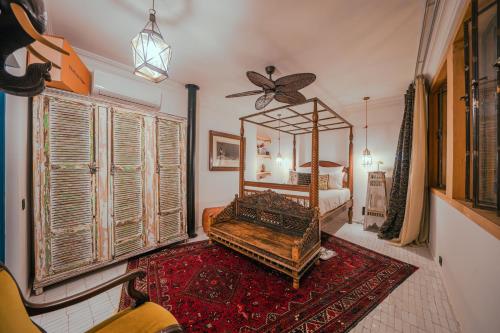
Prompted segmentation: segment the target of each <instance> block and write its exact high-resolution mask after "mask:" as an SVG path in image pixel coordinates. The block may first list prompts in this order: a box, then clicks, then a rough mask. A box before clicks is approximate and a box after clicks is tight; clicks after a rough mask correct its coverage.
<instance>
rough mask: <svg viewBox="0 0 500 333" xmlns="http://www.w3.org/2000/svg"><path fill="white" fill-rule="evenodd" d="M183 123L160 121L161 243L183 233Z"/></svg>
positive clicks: (159, 236)
mask: <svg viewBox="0 0 500 333" xmlns="http://www.w3.org/2000/svg"><path fill="white" fill-rule="evenodd" d="M181 131H182V127H181V123H179V122H176V121H172V120H166V119H161V118H158V119H157V122H156V135H157V139H156V142H157V163H158V169H157V172H158V196H159V198H158V215H159V223H158V241H159V242H160V243H165V242H168V241H169V240H173V239H175V238H178V237H179V236H180V235H181V234H182V233H183V232H184V216H183V209H182V208H183V204H184V203H183V193H184V191H183V187H182V163H181V161H182V156H181V142H182V140H181V137H182V132H181Z"/></svg>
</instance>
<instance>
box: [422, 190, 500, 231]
mask: <svg viewBox="0 0 500 333" xmlns="http://www.w3.org/2000/svg"><path fill="white" fill-rule="evenodd" d="M430 191H431V193H432V194H435V195H436V196H438V197H439V198H440V199H442V200H443V201H445V202H446V203H448V204H449V205H450V206H452V207H454V208H455V209H456V210H458V211H459V212H460V213H461V214H462V215H465V216H466V217H467V218H468V219H469V220H471V221H472V222H474V223H476V224H477V225H478V226H480V227H481V228H483V229H484V230H486V231H487V232H488V233H489V234H491V235H493V236H494V237H495V238H496V239H498V240H500V218H499V217H497V216H496V215H495V214H496V213H495V211H491V210H485V209H479V208H472V205H471V203H468V202H466V201H464V200H456V199H452V198H450V197H448V196H447V195H446V193H444V191H443V190H440V189H437V188H431V189H430ZM493 219H495V220H496V222H494V221H492V220H493ZM438 222H439V221H438Z"/></svg>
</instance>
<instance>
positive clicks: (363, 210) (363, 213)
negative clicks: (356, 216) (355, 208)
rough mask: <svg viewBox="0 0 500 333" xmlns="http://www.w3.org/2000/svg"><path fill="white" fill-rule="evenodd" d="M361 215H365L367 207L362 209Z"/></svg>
mask: <svg viewBox="0 0 500 333" xmlns="http://www.w3.org/2000/svg"><path fill="white" fill-rule="evenodd" d="M361 215H365V206H363V208H362V209H361Z"/></svg>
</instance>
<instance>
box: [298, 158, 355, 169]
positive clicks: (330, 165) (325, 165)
mask: <svg viewBox="0 0 500 333" xmlns="http://www.w3.org/2000/svg"><path fill="white" fill-rule="evenodd" d="M318 165H319V166H320V167H323V168H334V167H341V166H342V164H338V163H336V162H331V161H324V160H320V161H318ZM300 167H301V168H309V167H311V162H306V163H302V164H301V165H300ZM344 169H346V170H344V171H347V168H346V167H344Z"/></svg>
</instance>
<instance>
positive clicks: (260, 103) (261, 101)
mask: <svg viewBox="0 0 500 333" xmlns="http://www.w3.org/2000/svg"><path fill="white" fill-rule="evenodd" d="M274 95H275V93H274V91H272V92H268V93H266V94H265V95H263V96H260V97H259V98H257V100H256V101H255V108H256V109H257V110H262V109H263V108H265V107H266V106H267V104H269V103H271V101H272V100H273V98H274Z"/></svg>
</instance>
